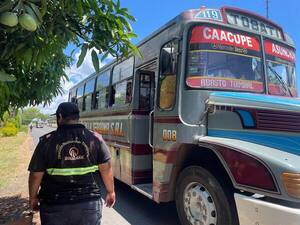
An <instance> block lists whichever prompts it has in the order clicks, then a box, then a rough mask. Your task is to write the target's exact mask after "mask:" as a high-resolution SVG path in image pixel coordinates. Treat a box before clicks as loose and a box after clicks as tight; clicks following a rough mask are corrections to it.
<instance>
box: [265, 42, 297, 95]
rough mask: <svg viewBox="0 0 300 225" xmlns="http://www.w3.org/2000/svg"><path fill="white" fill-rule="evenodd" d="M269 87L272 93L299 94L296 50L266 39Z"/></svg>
mask: <svg viewBox="0 0 300 225" xmlns="http://www.w3.org/2000/svg"><path fill="white" fill-rule="evenodd" d="M265 52H266V59H267V76H268V89H269V93H270V94H272V95H283V96H297V91H296V69H295V51H294V50H293V49H290V48H289V47H285V46H282V45H281V44H277V43H274V42H272V41H269V40H266V41H265Z"/></svg>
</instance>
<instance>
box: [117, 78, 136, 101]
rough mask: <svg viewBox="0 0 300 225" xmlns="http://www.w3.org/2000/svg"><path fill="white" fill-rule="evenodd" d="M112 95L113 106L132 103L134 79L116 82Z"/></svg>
mask: <svg viewBox="0 0 300 225" xmlns="http://www.w3.org/2000/svg"><path fill="white" fill-rule="evenodd" d="M112 95H113V100H112V101H113V102H112V106H122V105H126V104H130V103H131V100H132V79H129V80H125V81H123V82H120V83H117V84H115V85H114V86H113V92H112Z"/></svg>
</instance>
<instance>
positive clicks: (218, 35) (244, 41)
mask: <svg viewBox="0 0 300 225" xmlns="http://www.w3.org/2000/svg"><path fill="white" fill-rule="evenodd" d="M193 43H212V44H223V45H230V46H235V47H240V48H245V49H250V50H254V51H259V50H260V48H259V42H258V40H257V39H256V38H254V37H250V36H248V35H243V34H239V33H237V32H231V31H229V30H225V29H218V28H214V27H206V26H197V27H194V29H193V31H192V37H191V40H190V44H193Z"/></svg>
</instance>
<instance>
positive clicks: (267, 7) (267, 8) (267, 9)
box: [266, 0, 269, 19]
mask: <svg viewBox="0 0 300 225" xmlns="http://www.w3.org/2000/svg"><path fill="white" fill-rule="evenodd" d="M266 14H267V19H269V0H266Z"/></svg>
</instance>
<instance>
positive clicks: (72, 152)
mask: <svg viewBox="0 0 300 225" xmlns="http://www.w3.org/2000/svg"><path fill="white" fill-rule="evenodd" d="M78 154H79V150H78V148H76V147H72V148H70V150H69V155H70V156H71V157H72V158H76V157H77V156H78Z"/></svg>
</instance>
